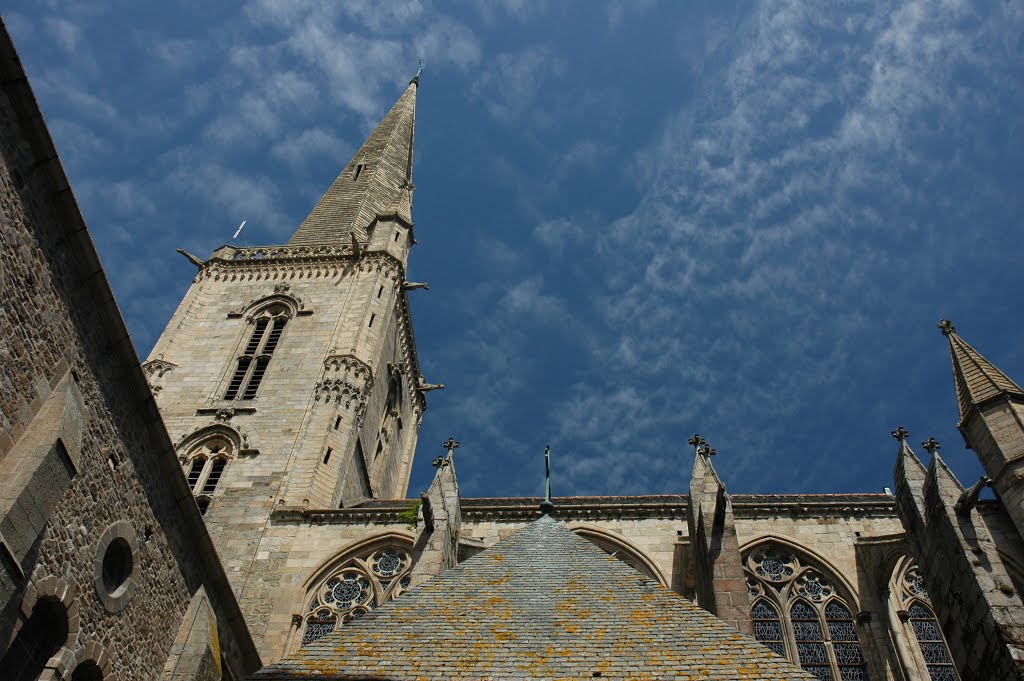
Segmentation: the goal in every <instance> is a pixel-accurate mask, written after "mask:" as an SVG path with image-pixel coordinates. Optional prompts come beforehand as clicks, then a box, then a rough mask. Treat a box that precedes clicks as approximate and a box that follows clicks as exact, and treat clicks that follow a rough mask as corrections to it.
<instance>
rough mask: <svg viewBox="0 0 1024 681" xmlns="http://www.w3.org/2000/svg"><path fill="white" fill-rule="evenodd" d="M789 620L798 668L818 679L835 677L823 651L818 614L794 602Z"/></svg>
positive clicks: (822, 638) (823, 643)
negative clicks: (794, 642)
mask: <svg viewBox="0 0 1024 681" xmlns="http://www.w3.org/2000/svg"><path fill="white" fill-rule="evenodd" d="M789 620H790V622H791V623H792V625H793V637H794V638H795V639H796V651H797V656H798V657H799V659H800V666H801V667H803V668H804V669H806V670H807V671H809V672H810V673H811V674H814V676H816V677H817V678H819V679H826V680H827V681H831V680H832V679H833V678H835V677H834V676H833V674H832V666H831V665H830V664H829V659H828V651H826V650H825V636H824V634H823V633H822V630H821V620H820V619H819V618H818V613H817V612H815V610H814V608H812V607H811V606H810V605H809V604H808V603H805V602H804V601H796V602H794V603H793V605H792V606H790V608H789Z"/></svg>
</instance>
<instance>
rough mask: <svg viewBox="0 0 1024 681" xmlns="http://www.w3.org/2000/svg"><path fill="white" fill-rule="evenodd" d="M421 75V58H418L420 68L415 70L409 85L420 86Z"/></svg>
mask: <svg viewBox="0 0 1024 681" xmlns="http://www.w3.org/2000/svg"><path fill="white" fill-rule="evenodd" d="M422 74H423V57H420V67H419V68H418V69H416V75H415V76H413V77H412V80H410V81H409V83H410V84H412V83H416V85H419V84H420V76H421V75H422Z"/></svg>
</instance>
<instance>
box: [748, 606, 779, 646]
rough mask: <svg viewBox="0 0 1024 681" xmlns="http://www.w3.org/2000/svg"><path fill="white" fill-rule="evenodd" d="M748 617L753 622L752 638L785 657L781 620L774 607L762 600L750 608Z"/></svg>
mask: <svg viewBox="0 0 1024 681" xmlns="http://www.w3.org/2000/svg"><path fill="white" fill-rule="evenodd" d="M750 615H751V618H752V619H753V620H754V638H756V639H757V640H758V641H760V642H761V643H763V644H764V645H765V647H766V648H768V649H769V650H771V651H772V652H773V653H775V654H776V655H781V656H782V657H785V656H786V644H785V643H783V640H784V638H783V634H782V620H781V619H780V618H779V611H778V610H776V609H775V606H774V605H772V604H771V603H769V602H768V601H767V600H765V599H763V598H762V599H760V600H758V601H756V602H755V603H754V605H753V606H751V608H750Z"/></svg>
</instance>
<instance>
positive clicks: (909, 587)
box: [896, 559, 960, 681]
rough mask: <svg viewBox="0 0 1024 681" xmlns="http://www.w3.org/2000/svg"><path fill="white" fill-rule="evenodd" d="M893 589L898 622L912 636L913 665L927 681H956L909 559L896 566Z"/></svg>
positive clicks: (939, 629)
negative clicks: (916, 655) (915, 655)
mask: <svg viewBox="0 0 1024 681" xmlns="http://www.w3.org/2000/svg"><path fill="white" fill-rule="evenodd" d="M896 587H897V589H896V590H897V592H898V593H899V614H900V619H902V620H903V621H904V622H905V626H906V627H907V628H908V629H909V632H907V634H908V638H909V637H911V636H912V637H913V639H914V641H915V642H916V643H917V651H918V652H919V653H920V654H921V657H920V658H919V659H918V660H916V663H917V666H918V667H921V666H923V667H924V671H927V673H928V678H929V679H931V681H959V678H960V677H959V676H958V675H957V673H956V667H954V666H953V659H952V658H951V657H950V656H949V648H948V647H947V646H946V639H945V638H944V637H943V635H942V629H941V628H940V627H939V622H938V620H936V619H935V613H934V612H933V611H932V607H931V601H930V600H929V599H928V591H927V589H925V586H924V578H923V577H921V572H920V570H919V569H918V567H917V565H916V564H915V563H914V562H913V561H912V560H910V559H905V560H904V561H903V565H902V566H898V567H897V574H896Z"/></svg>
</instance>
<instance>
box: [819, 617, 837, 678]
mask: <svg viewBox="0 0 1024 681" xmlns="http://www.w3.org/2000/svg"><path fill="white" fill-rule="evenodd" d="M814 610H815V612H817V613H818V621H819V622H821V638H822V642H823V643H824V644H825V654H826V655H828V663H829V664H830V665H832V674H833V675H834V676H835V678H836V679H839V678H841V675H840V671H839V659H838V658H837V657H836V650H835V647H833V645H832V630H831V628H830V627H829V626H828V618H827V617H826V616H825V607H824V605H823V604H821V603H816V604H815V605H814Z"/></svg>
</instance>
